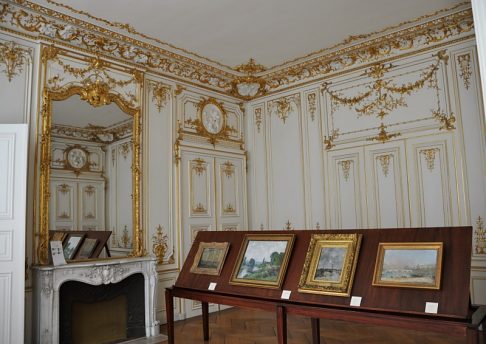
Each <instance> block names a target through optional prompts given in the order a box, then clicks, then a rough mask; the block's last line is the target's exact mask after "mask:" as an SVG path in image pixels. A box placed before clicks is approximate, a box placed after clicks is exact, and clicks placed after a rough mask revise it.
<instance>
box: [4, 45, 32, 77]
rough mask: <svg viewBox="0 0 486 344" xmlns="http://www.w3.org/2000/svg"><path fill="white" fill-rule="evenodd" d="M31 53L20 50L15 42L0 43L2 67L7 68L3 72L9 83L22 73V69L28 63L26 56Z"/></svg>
mask: <svg viewBox="0 0 486 344" xmlns="http://www.w3.org/2000/svg"><path fill="white" fill-rule="evenodd" d="M26 54H29V55H30V52H29V51H27V50H25V49H22V48H20V46H19V45H18V44H16V43H15V42H13V41H12V42H7V43H0V66H3V65H4V66H5V67H4V69H3V70H2V72H3V73H5V75H6V76H7V79H8V81H9V82H11V81H12V79H13V78H14V76H16V75H18V74H20V73H22V70H23V69H22V68H23V66H24V63H25V62H26V57H25V55H26Z"/></svg>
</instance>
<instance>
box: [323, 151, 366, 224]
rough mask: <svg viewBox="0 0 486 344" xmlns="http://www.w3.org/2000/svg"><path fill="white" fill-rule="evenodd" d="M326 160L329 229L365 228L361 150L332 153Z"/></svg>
mask: <svg viewBox="0 0 486 344" xmlns="http://www.w3.org/2000/svg"><path fill="white" fill-rule="evenodd" d="M327 157H328V160H329V161H328V171H327V173H328V176H329V179H328V184H329V185H328V189H329V193H328V198H327V201H328V202H329V207H330V211H331V213H330V224H331V228H336V229H337V228H344V229H351V228H366V227H367V221H366V215H365V214H364V211H366V199H364V197H365V193H364V186H365V182H364V162H363V161H364V160H363V152H362V149H353V150H345V151H334V152H330V153H328V155H327Z"/></svg>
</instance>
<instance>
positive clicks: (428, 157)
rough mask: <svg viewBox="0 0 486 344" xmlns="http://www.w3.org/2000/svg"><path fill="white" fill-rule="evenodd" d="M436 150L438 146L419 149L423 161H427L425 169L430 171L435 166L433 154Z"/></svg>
mask: <svg viewBox="0 0 486 344" xmlns="http://www.w3.org/2000/svg"><path fill="white" fill-rule="evenodd" d="M437 152H439V149H438V148H428V149H422V150H421V151H420V154H422V155H423V156H424V158H425V162H426V163H427V169H428V170H429V171H431V172H432V171H433V170H434V168H435V154H436V153H437Z"/></svg>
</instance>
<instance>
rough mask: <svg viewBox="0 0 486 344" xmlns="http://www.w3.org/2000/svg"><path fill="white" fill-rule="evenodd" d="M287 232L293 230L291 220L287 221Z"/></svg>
mask: <svg viewBox="0 0 486 344" xmlns="http://www.w3.org/2000/svg"><path fill="white" fill-rule="evenodd" d="M284 229H285V230H288V231H290V230H293V229H294V227H293V226H292V223H291V222H290V220H287V222H286V223H285V227H284Z"/></svg>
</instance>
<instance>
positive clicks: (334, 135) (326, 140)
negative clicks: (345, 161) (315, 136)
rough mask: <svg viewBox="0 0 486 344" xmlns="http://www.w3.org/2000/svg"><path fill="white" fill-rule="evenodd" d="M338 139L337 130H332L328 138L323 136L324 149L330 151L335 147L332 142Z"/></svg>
mask: <svg viewBox="0 0 486 344" xmlns="http://www.w3.org/2000/svg"><path fill="white" fill-rule="evenodd" d="M338 137H339V129H334V130H333V131H332V132H331V135H330V136H324V149H325V150H330V149H332V148H334V147H336V145H335V144H334V140H336V139H337V138H338Z"/></svg>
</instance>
